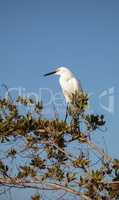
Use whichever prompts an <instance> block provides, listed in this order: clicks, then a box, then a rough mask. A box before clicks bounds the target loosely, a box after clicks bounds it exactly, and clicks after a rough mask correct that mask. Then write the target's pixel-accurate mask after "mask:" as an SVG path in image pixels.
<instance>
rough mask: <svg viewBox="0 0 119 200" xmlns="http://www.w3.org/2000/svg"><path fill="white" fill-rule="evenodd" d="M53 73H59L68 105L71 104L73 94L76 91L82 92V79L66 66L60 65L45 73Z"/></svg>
mask: <svg viewBox="0 0 119 200" xmlns="http://www.w3.org/2000/svg"><path fill="white" fill-rule="evenodd" d="M51 74H56V75H59V76H60V78H59V82H60V86H61V89H62V92H63V94H64V97H65V100H66V103H67V105H70V104H71V95H72V94H75V93H76V92H78V93H79V92H82V88H81V84H80V81H79V80H78V79H77V78H76V77H75V76H74V74H73V73H72V72H71V71H70V70H69V69H68V68H66V67H59V68H57V69H56V70H55V71H53V72H50V73H47V74H45V75H44V76H49V75H51Z"/></svg>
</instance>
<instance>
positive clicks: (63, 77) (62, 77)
mask: <svg viewBox="0 0 119 200" xmlns="http://www.w3.org/2000/svg"><path fill="white" fill-rule="evenodd" d="M73 76H74V75H73V73H72V72H69V73H64V74H62V75H60V80H62V81H68V80H69V79H71V78H72V77H73Z"/></svg>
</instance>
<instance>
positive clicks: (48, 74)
mask: <svg viewBox="0 0 119 200" xmlns="http://www.w3.org/2000/svg"><path fill="white" fill-rule="evenodd" d="M56 72H57V71H53V72H50V73H47V74H44V76H49V75H52V74H55V73H56Z"/></svg>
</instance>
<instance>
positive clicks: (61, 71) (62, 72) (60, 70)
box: [44, 67, 72, 76]
mask: <svg viewBox="0 0 119 200" xmlns="http://www.w3.org/2000/svg"><path fill="white" fill-rule="evenodd" d="M51 74H56V75H59V76H72V72H71V71H70V70H69V69H68V68H66V67H59V68H57V69H56V70H55V71H53V72H50V73H48V74H45V75H44V76H49V75H51Z"/></svg>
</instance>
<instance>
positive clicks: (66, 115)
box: [64, 105, 68, 123]
mask: <svg viewBox="0 0 119 200" xmlns="http://www.w3.org/2000/svg"><path fill="white" fill-rule="evenodd" d="M67 117H68V105H67V107H66V114H65V119H64V122H65V123H66V121H67Z"/></svg>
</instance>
